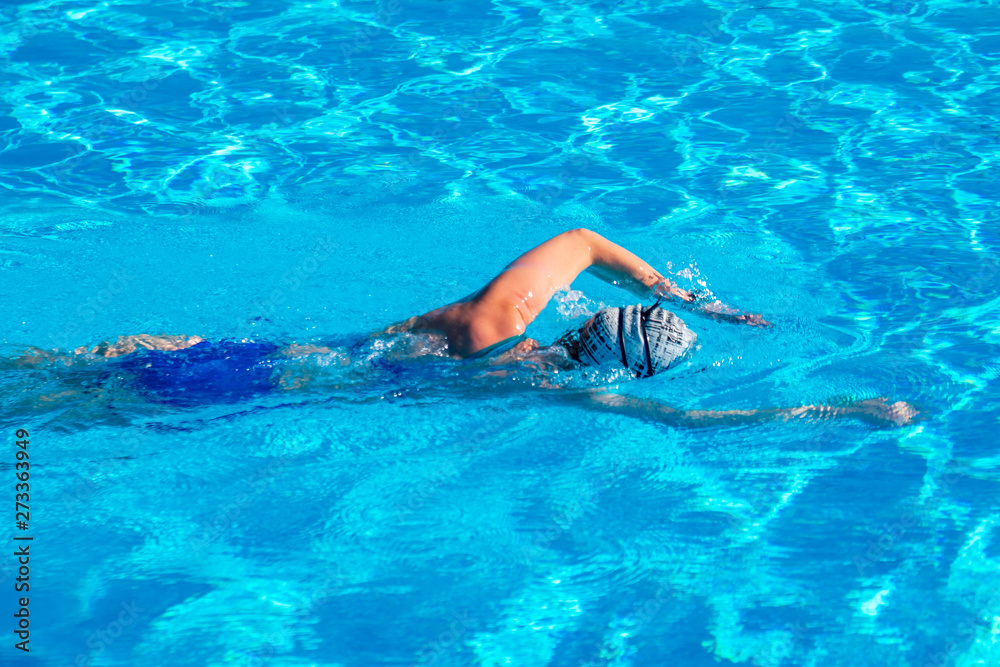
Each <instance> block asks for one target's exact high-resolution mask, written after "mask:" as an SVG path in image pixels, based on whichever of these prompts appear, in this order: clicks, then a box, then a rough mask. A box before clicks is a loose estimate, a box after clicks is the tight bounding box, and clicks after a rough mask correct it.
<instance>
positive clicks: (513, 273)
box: [473, 229, 694, 325]
mask: <svg viewBox="0 0 1000 667" xmlns="http://www.w3.org/2000/svg"><path fill="white" fill-rule="evenodd" d="M588 269H590V270H591V272H592V273H593V274H594V275H596V276H597V277H598V278H601V279H602V280H605V281H607V282H611V283H613V284H615V285H618V286H619V287H623V288H625V289H627V290H629V291H631V292H632V293H634V294H637V295H639V296H643V297H646V296H650V295H652V294H662V295H664V296H670V295H673V296H676V297H678V298H681V299H690V300H693V299H694V297H693V296H692V295H691V294H690V293H688V292H686V291H684V290H682V289H679V288H678V287H677V286H676V285H673V284H672V283H671V282H670V281H669V280H667V279H666V278H664V277H663V276H662V275H660V273H659V272H658V271H656V270H655V269H653V268H652V267H651V266H650V265H649V264H648V263H647V262H645V261H643V260H642V259H641V258H640V257H638V256H636V255H634V254H633V253H631V252H629V251H628V250H626V249H625V248H623V247H621V246H619V245H617V244H615V243H612V242H611V241H609V240H608V239H606V238H604V237H603V236H601V235H600V234H597V233H596V232H592V231H590V230H589V229H572V230H570V231H568V232H563V233H562V234H559V235H558V236H554V237H553V238H551V239H549V240H548V241H546V242H545V243H542V244H541V245H539V246H537V247H535V248H532V249H531V250H529V251H528V252H526V253H524V254H523V255H521V256H520V257H518V258H517V259H515V260H514V261H513V262H511V263H510V264H509V265H508V266H507V268H505V269H504V270H503V272H502V273H500V275H498V276H497V277H496V278H494V279H493V280H491V281H490V283H489V284H488V285H487V286H486V287H485V288H484V289H482V290H480V291H479V292H478V293H477V294H476V295H475V297H474V298H473V302H482V303H496V304H503V303H506V304H513V306H514V307H515V308H517V309H518V311H519V312H520V314H521V318H522V319H523V320H524V324H525V325H528V324H530V323H531V322H532V320H534V319H535V317H537V316H538V314H539V313H540V312H541V311H542V310H543V309H544V308H545V306H546V305H547V304H548V302H549V300H550V299H551V298H552V295H553V294H555V292H556V291H557V290H559V289H561V288H563V287H565V286H567V285H570V284H572V282H573V281H574V280H575V279H576V277H577V276H578V275H580V273H582V272H583V271H585V270H588Z"/></svg>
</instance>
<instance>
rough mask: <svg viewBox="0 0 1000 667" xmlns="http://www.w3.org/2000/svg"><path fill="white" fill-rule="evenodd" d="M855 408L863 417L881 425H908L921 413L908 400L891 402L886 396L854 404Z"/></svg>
mask: <svg viewBox="0 0 1000 667" xmlns="http://www.w3.org/2000/svg"><path fill="white" fill-rule="evenodd" d="M854 409H855V410H856V411H857V413H858V415H859V416H861V418H862V419H865V420H866V421H869V422H873V423H875V424H879V425H886V424H893V425H895V426H907V425H909V424H912V423H913V422H914V421H916V417H917V415H919V414H920V412H919V411H918V410H917V409H916V408H915V407H913V405H911V404H910V403H907V402H906V401H896V402H895V403H889V399H887V398H884V397H883V398H872V399H869V400H867V401H861V402H860V403H858V404H857V405H856V406H854Z"/></svg>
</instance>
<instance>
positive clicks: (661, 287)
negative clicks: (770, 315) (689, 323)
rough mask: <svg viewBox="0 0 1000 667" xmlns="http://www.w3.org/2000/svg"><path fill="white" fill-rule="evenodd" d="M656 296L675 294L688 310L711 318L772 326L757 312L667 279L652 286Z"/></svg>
mask: <svg viewBox="0 0 1000 667" xmlns="http://www.w3.org/2000/svg"><path fill="white" fill-rule="evenodd" d="M654 291H655V292H656V295H657V296H661V297H664V298H667V299H669V298H671V297H673V296H676V297H678V298H680V299H681V300H682V301H684V302H685V303H686V304H690V305H691V308H690V310H693V311H694V312H696V313H701V314H702V315H706V316H708V317H711V318H712V319H713V320H723V321H725V322H733V323H734V324H746V325H748V326H751V327H762V328H765V327H772V326H774V325H773V324H772V323H770V322H768V321H767V320H765V319H764V316H763V315H761V314H757V313H744V312H743V311H741V310H737V309H735V308H730V307H729V306H727V305H726V304H724V303H722V302H721V301H719V300H718V299H714V298H712V297H710V296H708V294H710V293H705V292H689V291H687V290H683V289H681V288H680V287H678V286H677V285H674V284H673V283H671V282H670V281H669V280H664V281H663V282H661V283H659V284H658V285H656V287H655V288H654Z"/></svg>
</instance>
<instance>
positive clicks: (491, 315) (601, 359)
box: [13, 229, 917, 426]
mask: <svg viewBox="0 0 1000 667" xmlns="http://www.w3.org/2000/svg"><path fill="white" fill-rule="evenodd" d="M584 271H588V272H590V273H591V274H593V275H595V276H596V277H598V278H600V279H602V280H604V281H606V282H609V283H611V284H614V285H617V286H619V287H622V288H624V289H626V290H628V291H629V292H631V293H632V294H634V295H635V296H638V297H640V298H650V297H653V298H656V299H657V302H656V304H654V305H651V306H647V307H645V308H644V307H642V306H641V305H629V306H623V307H618V308H604V309H602V310H600V311H598V312H597V313H596V314H595V315H594V316H593V317H591V318H590V319H589V320H587V321H586V322H585V323H584V324H583V325H582V326H580V327H579V328H576V329H574V330H571V331H570V332H567V334H565V335H564V336H562V337H561V338H560V339H559V340H557V341H556V342H555V343H553V345H551V346H549V347H548V348H543V346H542V345H541V344H540V343H539V342H538V341H537V340H534V339H531V338H528V337H527V336H526V330H527V328H528V326H529V325H530V324H531V323H532V322H533V321H534V320H535V319H536V318H537V317H538V315H539V314H540V313H541V312H542V310H543V309H544V308H545V307H546V306H547V305H548V303H549V301H550V300H551V299H552V296H553V295H554V294H555V292H556V291H558V290H561V289H568V288H569V286H570V285H571V284H572V283H573V281H574V280H575V279H576V278H577V276H579V275H580V274H581V273H583V272H584ZM664 302H666V303H673V304H675V305H677V306H680V307H682V308H684V309H685V310H687V311H689V312H692V313H695V314H698V315H702V316H705V317H708V318H712V319H716V320H722V321H726V322H731V323H735V324H740V325H747V326H754V327H770V326H771V323H770V322H768V321H766V320H765V319H764V318H763V317H762V316H761V315H757V314H752V313H746V312H743V311H740V310H737V309H734V308H730V307H728V306H726V305H724V304H722V303H721V302H720V301H718V300H716V299H712V298H707V297H705V296H704V295H702V294H698V293H693V292H689V291H687V290H684V289H681V288H680V287H678V286H677V285H676V284H674V283H672V282H671V281H669V280H667V279H666V278H665V277H664V276H663V275H661V274H660V273H659V272H657V271H656V270H655V269H653V268H652V267H651V266H650V265H649V264H648V263H647V262H645V261H643V260H642V259H640V258H639V257H637V256H636V255H634V254H633V253H631V252H630V251H628V250H626V249H625V248H623V247H621V246H619V245H616V244H615V243H613V242H611V241H609V240H608V239H606V238H604V237H602V236H601V235H599V234H597V233H595V232H593V231H590V230H588V229H573V230H570V231H567V232H563V233H561V234H558V235H557V236H555V237H553V238H551V239H549V240H547V241H545V242H544V243H542V244H541V245H539V246H537V247H535V248H533V249H531V250H529V251H528V252H526V253H524V254H523V255H521V256H520V257H518V258H517V259H515V260H514V261H513V262H511V263H510V264H509V265H507V266H506V267H505V268H504V269H503V270H502V271H501V272H500V273H499V274H498V275H497V276H496V277H495V278H493V279H492V280H490V281H489V282H488V283H486V285H484V286H483V287H482V288H480V289H479V290H477V291H476V292H474V293H472V294H470V295H468V296H467V297H465V298H463V299H460V300H458V301H456V302H454V303H451V304H448V305H446V306H442V307H440V308H437V309H435V310H431V311H429V312H427V313H424V314H423V315H417V316H414V317H411V318H409V319H408V320H405V321H403V322H400V323H397V324H395V325H392V326H390V327H387V328H386V329H384V330H383V331H381V332H378V333H377V334H375V335H378V334H379V333H380V334H396V333H405V332H413V333H421V332H433V333H436V334H439V335H443V337H444V339H445V341H446V343H447V352H448V354H449V355H450V356H451V357H452V358H455V359H464V360H475V359H482V358H484V357H491V358H493V357H498V358H503V359H505V360H510V359H518V358H524V357H526V356H527V355H530V354H532V353H536V352H538V351H539V350H545V349H549V350H554V351H556V352H558V353H560V354H559V356H562V357H563V358H565V359H566V360H567V363H570V364H573V365H583V366H597V367H618V368H625V369H627V370H628V371H629V373H631V374H632V375H634V376H635V377H637V378H648V377H651V376H653V375H656V374H657V373H661V372H663V371H666V370H668V369H670V368H672V367H674V366H676V365H677V364H678V363H680V361H682V360H683V359H684V358H686V356H687V355H689V354H690V352H691V351H692V349H693V347H694V343H695V341H696V339H697V336H696V335H695V333H694V332H693V331H691V330H690V329H689V328H688V327H687V325H686V324H685V323H684V322H683V320H681V319H680V318H679V317H678V316H677V315H675V314H674V313H672V312H670V311H668V310H666V309H664V308H661V307H660V304H661V303H664ZM140 348H145V349H147V350H151V351H157V352H166V353H177V352H180V351H184V350H186V351H187V352H186V353H181V354H179V355H172V354H163V355H158V356H157V357H156V359H155V363H150V362H148V361H144V362H143V364H142V368H141V369H139V368H137V369H134V370H136V371H137V372H143V373H145V374H146V375H147V376H151V377H154V376H155V378H159V379H157V380H156V382H157V383H158V384H160V385H163V386H166V385H167V384H169V382H170V378H171V377H173V376H171V373H174V375H176V374H177V370H178V369H179V368H180V364H181V363H182V362H181V361H180V358H181V357H185V356H188V355H191V356H197V357H198V358H199V359H200V360H201V361H202V362H205V363H209V362H210V363H211V365H210V370H206V371H205V372H204V373H201V374H198V373H194V374H192V373H190V371H189V370H185V378H187V381H188V384H189V388H190V387H191V386H192V382H200V383H202V384H204V383H209V384H212V383H216V384H218V385H219V386H221V387H229V388H230V389H232V388H233V384H232V383H231V382H230V381H229V379H228V378H227V375H228V374H233V375H239V376H240V377H241V378H242V379H243V381H244V382H247V381H248V380H249V381H250V382H251V384H252V386H253V388H254V390H258V389H261V388H263V387H265V386H266V385H267V383H268V382H269V381H270V380H268V378H269V377H270V376H269V375H268V374H269V373H270V371H271V367H270V364H268V363H263V364H261V363H259V362H261V361H267V360H272V359H276V358H281V357H285V358H287V357H296V356H303V355H308V354H314V353H318V354H324V353H329V352H331V350H330V349H329V348H327V347H323V346H299V345H293V346H285V347H280V346H277V345H274V344H271V343H261V342H244V343H237V342H211V341H206V340H204V339H202V338H200V337H198V336H192V337H187V336H149V335H139V336H125V337H121V338H119V339H118V340H117V341H116V342H115V343H108V342H104V343H101V344H99V345H97V346H94V347H93V348H91V349H88V348H86V347H81V348H78V349H77V350H75V351H74V354H75V355H94V356H101V357H106V358H112V359H113V358H116V357H123V356H127V355H131V354H132V353H134V352H136V351H137V350H139V349H140ZM46 358H49V355H48V354H47V353H45V352H44V351H42V350H37V349H35V350H33V354H32V355H29V356H27V357H21V358H20V359H19V360H13V361H15V362H20V363H21V364H22V365H33V364H37V363H39V362H41V361H42V360H43V359H46ZM234 360H235V361H234ZM222 362H225V363H222ZM203 367H204V368H209V366H205V365H204V364H203ZM150 369H152V370H150ZM253 369H257V370H256V372H254V370H253ZM157 373H159V375H157ZM278 382H279V384H280V386H282V387H284V388H286V389H289V388H298V387H299V386H301V384H302V378H298V379H291V380H290V379H289V378H287V377H282V378H280V379H279V380H278ZM189 395H192V394H189ZM586 400H588V401H590V402H591V404H593V405H594V406H595V407H599V408H601V409H605V410H614V411H619V412H626V413H629V414H633V415H636V416H640V417H644V418H650V419H655V420H657V421H661V422H667V423H670V424H675V425H684V426H697V425H710V424H721V423H727V424H736V423H747V422H751V421H762V420H773V419H785V420H787V419H793V418H817V419H826V418H831V417H854V418H860V419H865V420H868V421H871V422H874V423H879V424H886V423H889V424H895V425H904V424H907V423H910V422H911V421H912V420H913V418H914V417H915V416H916V415H917V412H916V410H915V409H914V408H913V407H912V406H910V405H909V404H907V403H905V402H902V401H899V402H896V403H892V404H889V403H888V402H887V401H886V400H885V399H875V400H870V401H862V402H859V403H857V404H854V405H850V406H843V407H833V406H824V405H818V406H813V405H809V406H800V407H794V408H781V409H771V410H729V411H703V410H696V411H680V410H676V409H674V408H670V407H668V406H665V405H662V404H659V403H655V402H652V401H642V400H639V399H633V398H628V397H625V396H620V395H617V394H613V393H610V392H607V391H606V390H600V389H597V390H591V391H589V392H586Z"/></svg>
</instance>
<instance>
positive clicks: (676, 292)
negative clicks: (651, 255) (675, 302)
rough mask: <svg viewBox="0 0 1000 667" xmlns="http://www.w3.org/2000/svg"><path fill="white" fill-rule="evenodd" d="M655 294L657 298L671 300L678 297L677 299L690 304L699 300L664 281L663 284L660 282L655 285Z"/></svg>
mask: <svg viewBox="0 0 1000 667" xmlns="http://www.w3.org/2000/svg"><path fill="white" fill-rule="evenodd" d="M653 292H654V293H655V294H656V296H661V297H663V298H664V299H670V298H673V297H675V296H676V297H677V298H679V299H681V300H683V301H687V302H688V303H694V301H695V299H696V298H697V297H695V295H694V294H692V293H691V292H689V291H687V290H684V289H681V288H680V287H678V286H677V285H675V284H673V283H672V282H670V281H669V280H663V281H662V282H659V283H657V284H656V285H654V286H653Z"/></svg>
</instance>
